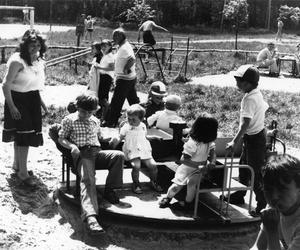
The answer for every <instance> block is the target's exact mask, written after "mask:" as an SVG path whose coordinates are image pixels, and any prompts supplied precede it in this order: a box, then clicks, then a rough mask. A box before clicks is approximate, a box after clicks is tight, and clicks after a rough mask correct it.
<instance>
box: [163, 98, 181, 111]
mask: <svg viewBox="0 0 300 250" xmlns="http://www.w3.org/2000/svg"><path fill="white" fill-rule="evenodd" d="M180 106H181V98H180V96H178V95H168V96H167V97H166V98H165V107H166V109H168V110H172V111H176V110H178V109H179V108H180Z"/></svg>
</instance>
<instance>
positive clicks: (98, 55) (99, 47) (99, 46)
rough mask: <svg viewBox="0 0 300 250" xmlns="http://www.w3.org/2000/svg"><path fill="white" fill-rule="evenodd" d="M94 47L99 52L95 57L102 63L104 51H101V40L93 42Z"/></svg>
mask: <svg viewBox="0 0 300 250" xmlns="http://www.w3.org/2000/svg"><path fill="white" fill-rule="evenodd" d="M92 47H94V48H95V49H96V50H97V53H95V54H94V57H96V62H97V63H100V61H101V59H102V57H103V53H102V51H101V42H94V43H93V44H92Z"/></svg>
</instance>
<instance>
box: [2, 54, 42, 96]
mask: <svg viewBox="0 0 300 250" xmlns="http://www.w3.org/2000/svg"><path fill="white" fill-rule="evenodd" d="M12 62H18V63H20V64H22V66H23V69H22V70H20V71H19V72H18V73H17V75H16V77H15V79H14V80H13V82H12V84H10V86H9V87H10V89H11V90H14V91H17V92H29V91H35V90H42V89H44V87H45V61H44V60H43V59H42V58H39V59H38V60H36V61H34V62H33V63H32V66H29V65H28V64H27V63H26V62H25V61H24V60H23V59H22V58H21V57H20V53H14V54H13V55H12V56H11V57H10V58H9V60H8V61H7V68H9V67H10V64H11V63H12ZM7 72H8V71H7ZM6 77H7V74H6V75H5V76H4V80H3V82H4V83H5V82H6Z"/></svg>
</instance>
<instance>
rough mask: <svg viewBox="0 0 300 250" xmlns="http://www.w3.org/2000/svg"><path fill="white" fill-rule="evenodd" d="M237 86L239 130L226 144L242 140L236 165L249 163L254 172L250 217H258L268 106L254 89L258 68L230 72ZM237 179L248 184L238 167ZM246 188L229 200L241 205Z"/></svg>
mask: <svg viewBox="0 0 300 250" xmlns="http://www.w3.org/2000/svg"><path fill="white" fill-rule="evenodd" d="M234 77H235V80H236V83H237V87H238V88H239V89H240V90H241V91H242V92H244V93H245V95H244V97H243V99H242V102H241V110H240V125H239V130H238V132H237V133H236V135H235V136H234V138H233V140H232V141H231V142H229V143H228V144H227V149H231V150H232V149H233V148H234V147H235V145H237V143H238V142H239V140H241V139H243V149H242V155H241V158H240V164H247V165H249V166H251V167H252V168H253V170H254V173H255V178H254V192H255V195H256V201H257V207H256V209H255V211H252V213H251V214H252V215H253V216H258V215H259V214H260V211H261V210H262V209H263V208H265V206H266V200H265V197H264V194H263V190H262V176H261V168H262V167H263V166H264V164H265V158H266V135H265V129H264V121H265V112H266V111H267V109H268V107H269V105H268V104H267V103H266V102H265V101H264V99H263V96H262V94H261V92H260V90H259V89H258V88H257V86H258V81H259V71H258V70H257V68H256V67H255V66H253V65H242V66H241V67H239V68H238V70H237V71H235V72H234ZM239 180H240V182H241V183H243V184H245V185H248V184H249V181H250V173H249V171H247V170H246V169H239ZM245 195H246V191H238V192H236V193H234V194H232V195H231V196H230V197H231V198H230V202H231V203H233V204H243V203H244V196H245Z"/></svg>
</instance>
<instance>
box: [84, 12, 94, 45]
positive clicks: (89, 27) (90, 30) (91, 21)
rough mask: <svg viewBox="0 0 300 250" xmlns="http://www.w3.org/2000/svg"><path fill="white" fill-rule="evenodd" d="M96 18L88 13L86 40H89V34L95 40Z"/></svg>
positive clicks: (91, 39)
mask: <svg viewBox="0 0 300 250" xmlns="http://www.w3.org/2000/svg"><path fill="white" fill-rule="evenodd" d="M95 22H96V20H95V19H94V18H92V16H91V15H88V16H87V17H86V19H85V40H87V36H88V34H89V40H90V41H91V42H92V41H93V32H94V23H95Z"/></svg>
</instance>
